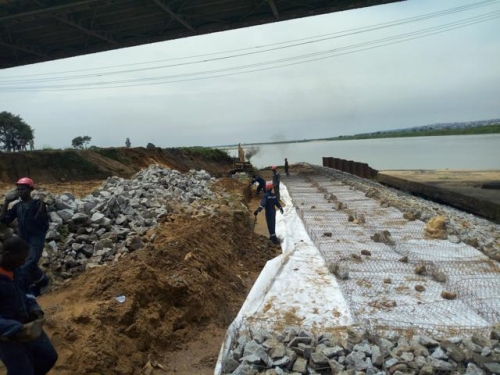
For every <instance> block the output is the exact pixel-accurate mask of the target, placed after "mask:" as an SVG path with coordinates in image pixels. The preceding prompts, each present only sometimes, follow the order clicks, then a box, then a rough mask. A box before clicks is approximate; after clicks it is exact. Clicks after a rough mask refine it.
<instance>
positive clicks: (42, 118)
mask: <svg viewBox="0 0 500 375" xmlns="http://www.w3.org/2000/svg"><path fill="white" fill-rule="evenodd" d="M470 4H483V6H477V7H474V8H470V9H468V10H466V11H462V12H450V14H448V15H445V16H440V17H426V18H427V19H425V20H420V21H417V22H405V23H403V24H400V25H398V26H393V27H385V28H378V30H371V31H367V28H368V27H370V26H380V25H381V24H385V23H388V22H394V21H400V20H403V19H408V18H410V17H416V16H420V15H425V14H429V13H435V12H439V11H443V10H447V9H452V8H457V7H460V6H463V5H470ZM482 15H488V16H486V17H490V18H491V17H496V18H493V19H490V20H486V21H484V22H479V21H482V20H484V18H483V17H481V16H482ZM499 16H500V0H490V1H489V2H485V1H484V0H468V1H466V0H439V1H436V0H409V1H405V2H400V3H395V4H388V5H380V6H374V7H370V8H363V9H358V10H350V11H346V12H339V13H333V14H328V15H322V16H315V17H306V18H302V19H298V20H292V21H286V22H278V23H274V24H268V25H262V26H256V27H250V28H245V29H238V30H233V31H227V32H222V33H216V34H209V35H203V36H198V37H192V38H186V39H179V40H174V41H168V42H162V43H155V44H149V45H145V46H139V47H133V48H127V49H121V50H116V51H110V52H103V53H98V54H93V55H87V56H81V57H75V58H70V59H65V60H58V61H53V62H47V63H41V64H35V65H29V66H25V67H18V68H12V69H4V70H0V111H9V112H12V113H14V114H18V115H20V116H21V117H22V118H23V119H24V120H25V121H26V122H27V123H28V124H29V125H31V126H32V127H33V128H34V129H35V147H36V148H42V147H53V148H65V147H70V146H71V140H72V139H73V138H74V137H76V136H80V135H81V136H83V135H88V136H91V137H92V142H91V144H92V145H95V146H99V147H110V146H124V144H125V139H126V138H127V137H129V138H130V140H131V143H132V146H146V144H147V143H148V142H152V143H154V144H155V145H156V146H160V147H178V146H217V145H227V144H235V143H239V142H241V143H252V142H270V141H275V140H279V141H282V140H294V139H308V138H323V137H332V136H338V135H347V134H357V133H362V132H369V131H376V130H385V129H397V128H406V127H411V126H418V125H428V124H432V123H436V122H461V121H470V120H484V119H492V118H500V106H499V103H500V18H499ZM462 20H469V21H463V22H464V23H472V22H477V23H475V24H472V25H469V26H464V27H462V26H463V25H464V23H462V22H459V23H454V22H457V21H462ZM436 27H443V28H438V29H436ZM450 27H457V28H456V29H454V30H451V31H444V32H441V33H436V31H443V30H447V29H449V28H450ZM353 29H356V32H355V33H354V32H353V31H352V30H353ZM421 30H422V33H423V34H419V33H420V31H421ZM361 31H363V32H361ZM415 32H419V33H415ZM407 33H413V34H410V36H419V35H426V34H430V35H428V36H424V37H422V38H418V39H413V40H408V41H403V42H401V43H394V42H399V41H401V40H402V39H401V38H402V36H403V35H405V34H407ZM386 38H389V39H386ZM384 40H385V41H384ZM305 41H307V42H310V43H306V44H304V42H305ZM283 42H286V43H283ZM360 43H367V44H363V45H361V46H359V44H360ZM384 43H385V44H387V43H392V44H389V45H385V46H383V45H382V44H384ZM294 44H295V45H296V44H300V45H296V46H292V47H289V46H291V45H294ZM277 47H289V48H279V49H278V48H277ZM367 48H370V49H367ZM270 49H272V50H271V51H267V50H270ZM360 49H364V50H361V51H360ZM235 50H237V51H236V52H234V51H235ZM229 51H232V52H229ZM266 51H267V52H266ZM329 51H330V52H329ZM255 52H258V53H255ZM249 53H252V54H249ZM312 53H318V54H316V55H312V56H311V54H312ZM204 54H210V55H208V56H199V55H204ZM234 55H239V56H237V57H231V58H225V59H221V57H228V56H234ZM193 56H198V57H193ZM300 56H308V57H305V58H302V59H297V58H298V57H300ZM318 58H321V59H318ZM312 59H317V60H316V61H309V62H304V60H312ZM158 60H161V61H159V62H158ZM206 60H211V61H206ZM276 60H281V62H279V63H277V62H275V61H276ZM134 63H141V64H137V65H133V66H121V67H116V66H117V65H123V64H134ZM186 63H189V64H186ZM291 63H297V64H294V65H291ZM179 64H182V65H179ZM251 64H257V65H253V66H252V67H247V68H244V66H247V65H251ZM172 65H177V66H172ZM284 65H288V66H284ZM105 67H106V68H105ZM151 67H161V68H159V69H148V70H142V71H137V69H143V68H151ZM90 68H105V69H98V70H84V71H79V72H73V73H64V72H67V71H75V70H82V69H90ZM131 69H135V71H132V72H128V73H121V74H116V75H106V74H104V73H107V72H117V71H121V70H131ZM255 70H258V71H255ZM207 71H216V73H206V72H207ZM250 71H251V72H250ZM200 72H201V73H202V74H200ZM203 72H205V73H203ZM40 73H53V74H52V75H47V76H34V77H26V76H27V75H32V74H40ZM97 73H103V74H101V75H100V76H98V77H89V78H80V79H78V80H66V81H50V82H38V83H34V82H33V79H40V78H53V77H62V76H74V75H79V74H97ZM194 73H196V74H194ZM23 76H24V77H25V78H23ZM172 76H175V77H174V78H172ZM213 76H218V77H215V78H214V77H213ZM165 77H168V78H165ZM207 77H212V78H207ZM143 78H154V79H155V80H154V81H147V80H146V81H145V80H142V81H137V79H143ZM20 80H28V82H29V83H28V84H23V83H21V82H20ZM107 81H127V83H121V84H114V85H115V86H125V87H112V88H91V89H83V88H88V87H89V86H84V85H89V84H94V83H97V82H99V83H102V82H107ZM149 82H154V83H155V84H154V85H145V83H149ZM54 85H59V86H61V85H66V87H65V88H64V89H63V90H61V88H58V89H57V90H54ZM40 86H43V87H40ZM109 86H110V85H108V87H109ZM25 87H29V88H30V90H28V91H19V90H18V89H19V88H25ZM36 87H40V88H36ZM90 87H92V86H90ZM93 87H95V86H93ZM12 88H16V89H15V90H14V89H12ZM68 88H70V89H74V88H76V89H77V90H68Z"/></svg>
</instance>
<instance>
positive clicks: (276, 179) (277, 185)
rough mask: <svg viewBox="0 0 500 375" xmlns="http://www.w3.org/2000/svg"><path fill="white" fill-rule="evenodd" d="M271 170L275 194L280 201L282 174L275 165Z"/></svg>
mask: <svg viewBox="0 0 500 375" xmlns="http://www.w3.org/2000/svg"><path fill="white" fill-rule="evenodd" d="M271 171H272V172H273V189H274V194H275V195H276V199H278V202H279V201H280V198H281V197H280V182H281V176H280V174H279V173H278V169H277V168H276V166H275V165H273V166H272V167H271Z"/></svg>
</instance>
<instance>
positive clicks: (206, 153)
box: [179, 146, 233, 162]
mask: <svg viewBox="0 0 500 375" xmlns="http://www.w3.org/2000/svg"><path fill="white" fill-rule="evenodd" d="M179 149H180V150H181V152H182V153H183V154H184V155H186V156H196V157H200V158H203V159H205V160H212V161H221V162H232V160H233V159H232V158H231V156H229V154H228V153H227V151H224V150H219V149H217V148H211V147H201V146H194V147H179Z"/></svg>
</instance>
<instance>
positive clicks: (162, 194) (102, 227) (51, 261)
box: [0, 165, 216, 278]
mask: <svg viewBox="0 0 500 375" xmlns="http://www.w3.org/2000/svg"><path fill="white" fill-rule="evenodd" d="M213 181H214V179H213V178H212V177H211V176H210V175H209V174H208V173H207V172H205V171H195V170H191V171H189V172H188V173H186V174H182V173H180V172H178V171H176V170H171V169H166V168H162V167H161V166H159V165H151V166H150V167H149V168H147V169H144V170H141V171H140V172H139V173H137V174H136V175H134V176H133V177H132V179H130V180H127V179H123V178H119V177H110V178H108V179H107V180H106V181H105V182H103V184H102V185H101V186H100V188H99V189H98V190H96V191H94V192H93V193H92V194H89V195H87V196H86V197H83V198H81V199H80V198H76V197H75V196H73V195H72V194H70V193H64V194H61V195H55V194H51V193H49V192H43V191H35V192H33V196H34V197H35V198H36V197H37V195H44V200H45V202H46V204H47V208H48V214H49V218H50V226H49V230H48V233H47V246H46V247H45V251H44V255H43V258H44V259H43V260H42V264H45V265H47V266H49V267H50V268H51V269H52V270H53V271H55V272H57V273H58V274H60V275H61V276H62V277H63V278H69V277H71V276H72V275H74V274H77V273H79V272H81V271H83V270H85V269H87V268H92V267H96V266H98V265H101V264H103V263H106V262H110V261H113V260H117V259H118V258H119V257H121V256H123V255H124V254H127V253H129V252H132V251H135V250H138V249H140V248H142V247H144V246H145V243H144V242H145V241H149V240H152V239H153V236H154V234H151V235H150V236H146V234H147V233H149V232H148V230H149V229H151V228H154V227H156V226H157V224H158V222H159V221H160V220H162V218H165V217H166V216H167V215H170V214H172V213H173V212H174V210H182V211H184V212H185V213H186V212H187V213H190V214H192V215H210V214H213V212H214V210H215V209H216V207H214V206H213V205H210V204H208V203H206V200H211V199H213V198H214V193H213V192H212V190H211V184H212V182H213ZM201 200H203V203H204V204H196V203H197V202H200V201H201ZM12 233H13V230H12V229H11V228H4V230H3V232H2V233H1V234H0V236H2V237H3V238H5V237H8V236H10V235H12Z"/></svg>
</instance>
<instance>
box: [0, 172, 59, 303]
mask: <svg viewBox="0 0 500 375" xmlns="http://www.w3.org/2000/svg"><path fill="white" fill-rule="evenodd" d="M16 186H17V187H16V194H14V195H10V194H7V196H6V197H5V203H4V205H3V207H2V211H1V212H0V222H3V223H5V224H9V223H11V222H12V221H14V220H15V219H17V222H18V228H19V237H21V238H22V239H23V240H25V241H26V242H27V243H28V245H29V250H30V251H29V255H28V258H27V259H26V263H25V266H26V272H27V274H28V276H29V278H30V279H31V282H32V285H31V292H32V293H33V294H34V295H35V296H38V295H40V294H41V289H42V288H44V287H46V286H47V285H48V283H49V278H48V277H47V275H46V274H45V273H44V272H43V271H42V269H41V268H40V267H39V266H38V261H39V260H40V257H41V256H42V252H43V248H44V246H45V236H46V234H47V230H48V229H49V218H48V215H47V209H46V207H45V203H44V202H43V201H41V200H40V199H33V198H32V197H31V192H32V191H33V189H34V188H35V184H34V183H33V180H32V179H31V178H29V177H23V178H21V179H19V180H18V181H17V182H16ZM17 199H20V200H19V201H18V202H16V203H15V204H14V205H13V206H12V208H11V209H8V207H9V204H10V203H11V202H13V201H15V200H17Z"/></svg>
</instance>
